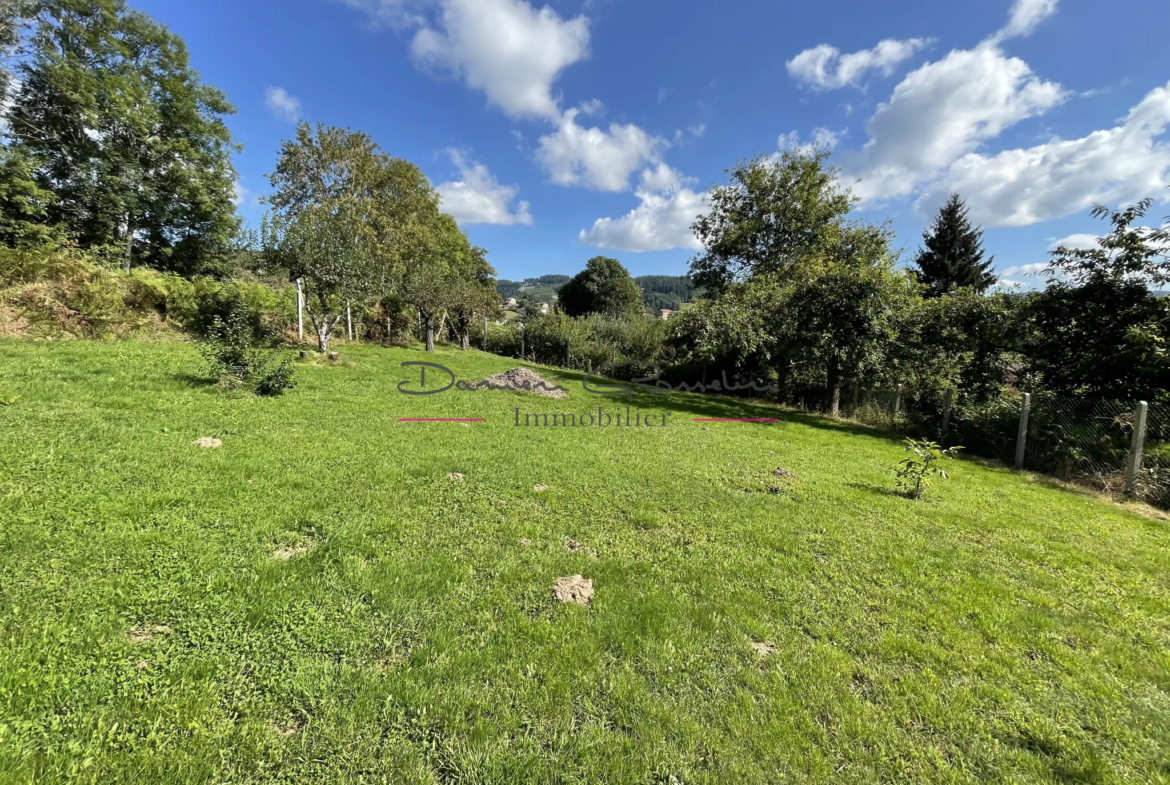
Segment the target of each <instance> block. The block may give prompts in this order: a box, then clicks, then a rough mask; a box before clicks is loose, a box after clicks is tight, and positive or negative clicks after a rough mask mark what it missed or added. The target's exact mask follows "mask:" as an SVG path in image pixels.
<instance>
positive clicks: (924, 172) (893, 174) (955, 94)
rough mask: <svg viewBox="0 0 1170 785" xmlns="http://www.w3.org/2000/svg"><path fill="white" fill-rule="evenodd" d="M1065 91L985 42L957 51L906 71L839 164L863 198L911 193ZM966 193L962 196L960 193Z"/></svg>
mask: <svg viewBox="0 0 1170 785" xmlns="http://www.w3.org/2000/svg"><path fill="white" fill-rule="evenodd" d="M1067 96H1068V93H1067V92H1066V91H1065V90H1064V89H1062V88H1061V86H1060V85H1059V84H1057V83H1055V82H1045V81H1043V80H1041V79H1040V78H1038V77H1037V76H1036V75H1035V74H1033V73H1032V70H1031V69H1030V68H1029V67H1028V64H1027V63H1025V62H1024V61H1023V60H1020V59H1019V58H1015V57H1008V56H1007V55H1005V54H1004V53H1003V52H1002V51H1000V49H999V48H998V47H996V46H994V45H991V44H981V45H980V46H977V47H976V48H975V49H971V50H955V51H952V52H950V53H949V54H948V55H947V56H946V57H944V58H943V59H941V60H938V61H936V62H932V63H927V64H926V65H923V66H922V67H920V68H918V69H917V70H915V71H914V72H912V73H911V74H909V75H908V76H907V77H906V78H905V79H903V80H902V82H901V83H900V84H899V85H898V86H897V87H896V88H895V89H894V93H893V95H892V96H891V98H890V100H889V101H886V102H884V103H882V104H880V105H879V106H878V108H877V111H876V112H875V113H874V115H873V117H871V118H870V120H869V122H868V123H867V125H866V128H867V130H868V133H869V141H867V142H866V144H865V146H864V147H863V148H862V150H861V151H860V153H855V154H853V155H846V156H844V157H843V158H842V159H841V161H840V163H841V165H842V167H843V169H844V173H845V179H846V180H847V181H852V180H857V181H858V182H857V183H856V184H855V185H854V186H853V188H854V192H855V193H856V194H857V195H858V196H860V197H861V198H862V199H863V200H875V199H888V198H895V197H902V196H906V195H909V194H911V193H913V192H914V191H915V190H916V189H917V188H918V187H919V186H921V185H922V184H924V183H926V182H927V181H930V180H932V179H934V178H935V177H937V176H938V175H939V174H940V173H941V172H942V171H943V170H945V169H946V168H947V167H948V166H950V165H951V164H952V163H953V162H954V161H956V160H957V159H958V158H960V157H961V156H963V155H966V154H969V153H973V152H974V151H975V150H976V149H978V148H979V147H980V146H981V145H982V144H983V143H984V142H985V141H987V140H989V139H993V138H995V137H997V136H999V134H1000V133H1002V132H1003V131H1004V130H1005V129H1006V128H1009V127H1011V126H1012V125H1015V124H1016V123H1018V122H1020V121H1021V120H1024V119H1027V118H1029V117H1034V116H1037V115H1040V114H1043V113H1044V112H1046V111H1048V110H1049V109H1051V108H1052V107H1054V106H1056V105H1057V104H1059V103H1061V102H1062V101H1064V100H1065V99H1066V98H1067ZM964 195H966V194H965V193H964Z"/></svg>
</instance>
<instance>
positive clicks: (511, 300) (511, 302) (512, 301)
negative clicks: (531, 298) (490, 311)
mask: <svg viewBox="0 0 1170 785" xmlns="http://www.w3.org/2000/svg"><path fill="white" fill-rule="evenodd" d="M518 305H520V303H518V302H516V298H515V297H509V298H508V299H507V300H504V307H505V308H515V307H517V306H518Z"/></svg>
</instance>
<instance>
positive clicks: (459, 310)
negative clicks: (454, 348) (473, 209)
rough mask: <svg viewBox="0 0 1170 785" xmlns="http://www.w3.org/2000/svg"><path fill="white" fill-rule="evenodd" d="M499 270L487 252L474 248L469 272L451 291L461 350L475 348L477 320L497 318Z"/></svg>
mask: <svg viewBox="0 0 1170 785" xmlns="http://www.w3.org/2000/svg"><path fill="white" fill-rule="evenodd" d="M495 275H496V271H495V269H494V268H493V267H492V266H491V265H490V264H488V260H487V251H485V250H484V249H483V248H480V247H479V246H471V247H470V253H469V254H468V255H467V264H466V267H465V269H463V270H460V271H459V275H458V278H457V279H456V280H455V282H454V285H453V286H452V288H451V300H452V304H451V313H452V316H453V317H454V321H455V328H456V330H457V331H458V332H459V345H460V348H462V349H464V350H467V349H470V348H471V324H472V321H473V320H474V319H478V318H484V317H490V316H495V315H496V314H497V313H499V311H500V296H499V295H498V294H497V293H496V279H495Z"/></svg>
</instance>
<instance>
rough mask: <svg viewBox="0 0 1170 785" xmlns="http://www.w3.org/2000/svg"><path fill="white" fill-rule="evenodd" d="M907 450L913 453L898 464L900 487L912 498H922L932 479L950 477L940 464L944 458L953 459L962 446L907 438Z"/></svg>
mask: <svg viewBox="0 0 1170 785" xmlns="http://www.w3.org/2000/svg"><path fill="white" fill-rule="evenodd" d="M905 445H906V452H908V453H913V455H912V456H911V457H909V458H904V459H903V460H902V461H901V462H900V463H899V464H898V472H897V477H898V489H899V490H901V491H902V493H904V494H905V495H906V496H908V497H909V498H911V499H921V498H922V495H923V494H924V493H925V492H926V488H927V486H929V485H930V483H931V479H932V478H934V477H940V478H942V479H944V480H948V479H950V475H948V474H947V473H946V472H945V471H943V469H942V468H941V467H940V466H939V465H938V463H939V461H941V460H942V459H943V458H947V459H953V458H954V457H955V455H956V454H957V453H958V452H959V450H961V449H963V448H962V447H947V448H946V449H943V447H942V446H940V445H938V444H936V443H935V442H932V441H930V440H929V439H919V440H915V439H907V440H906V441H905Z"/></svg>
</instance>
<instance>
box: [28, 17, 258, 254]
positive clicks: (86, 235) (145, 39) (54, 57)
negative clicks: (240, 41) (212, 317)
mask: <svg viewBox="0 0 1170 785" xmlns="http://www.w3.org/2000/svg"><path fill="white" fill-rule="evenodd" d="M37 8H38V11H39V14H38V16H37V17H36V20H35V24H34V25H33V28H32V34H31V37H30V39H29V40H30V44H29V48H30V53H29V56H28V57H27V58H24V59H22V60H21V62H20V63H19V65H18V67H17V69H16V74H17V77H18V79H19V82H20V87H19V90H17V91H16V94H15V96H14V97H13V106H12V109H11V111H10V112H9V116H8V120H9V132H10V135H11V137H12V138H13V140H14V142H15V143H17V144H19V145H21V146H22V147H23V149H24V150H26V151H27V152H28V153H29V154H30V155H31V157H32V159H33V160H34V161H35V162H36V179H37V183H38V185H39V187H40V188H42V189H44V190H46V191H49V192H51V193H52V194H53V196H54V198H53V200H52V201H51V202H50V203H49V204H48V205H47V214H46V217H45V223H46V224H48V225H57V224H60V225H62V226H63V227H65V229H66V230H67V231H68V233H69V234H70V235H72V236H73V237H74V238H75V239H76V240H77V241H78V242H79V244H80V245H81V246H82V247H96V246H105V247H118V248H120V249H122V252H123V254H124V257H123V258H124V260H125V261H124V267H125V268H126V269H129V267H130V265H131V264H132V263H133V262H134V261H135V260H138V261H141V262H144V263H146V264H150V265H153V266H155V267H159V268H164V269H172V270H177V271H181V272H188V273H189V272H193V271H196V270H198V269H199V268H200V266H201V265H202V264H204V263H205V261H206V260H207V259H209V258H214V257H215V256H216V255H218V254H221V253H223V252H225V249H227V248H228V246H229V245H230V240H231V237H232V236H233V235H234V234H235V232H236V229H237V226H238V219H237V218H236V215H235V204H234V197H235V179H236V174H235V170H234V169H233V167H232V163H231V155H232V153H233V152H234V151H235V150H236V149H237V147H236V146H235V145H233V144H232V141H231V134H230V132H229V131H228V129H227V126H226V125H225V124H224V122H223V117H224V116H225V115H228V114H231V113H234V111H235V109H234V108H233V107H232V106H231V104H229V103H228V102H227V100H226V99H225V97H224V95H223V93H221V92H220V91H219V90H216V89H215V88H213V87H210V86H207V85H204V84H202V82H201V81H200V79H199V75H198V74H197V73H196V72H195V71H194V70H192V69H191V67H190V65H189V63H188V56H187V50H186V47H185V46H184V44H183V42H182V40H181V39H180V38H179V37H178V36H176V35H174V34H173V33H171V32H170V31H168V30H167V29H166V28H165V27H163V26H162V25H159V24H157V23H156V22H154V21H153V20H152V19H150V18H149V17H148V16H146V15H145V14H142V13H139V12H137V11H133V10H130V9H129V8H127V6H126V4H125V1H124V0H93V2H78V0H39V2H38V3H37Z"/></svg>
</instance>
